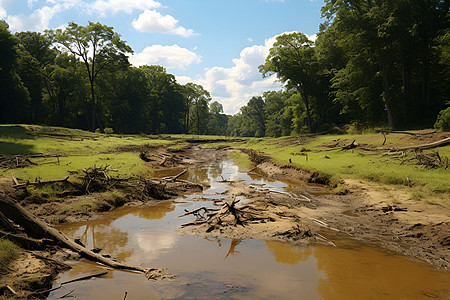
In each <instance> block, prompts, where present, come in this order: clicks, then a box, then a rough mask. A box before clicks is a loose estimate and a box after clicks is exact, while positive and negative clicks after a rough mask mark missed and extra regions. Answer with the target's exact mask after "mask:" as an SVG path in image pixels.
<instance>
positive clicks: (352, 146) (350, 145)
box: [342, 140, 358, 150]
mask: <svg viewBox="0 0 450 300" xmlns="http://www.w3.org/2000/svg"><path fill="white" fill-rule="evenodd" d="M355 142H356V140H353V141H352V142H351V143H350V144H348V145H347V146H344V147H342V150H350V149H354V148H356V147H357V146H358V143H355Z"/></svg>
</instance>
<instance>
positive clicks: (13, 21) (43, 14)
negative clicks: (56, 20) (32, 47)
mask: <svg viewBox="0 0 450 300" xmlns="http://www.w3.org/2000/svg"><path fill="white" fill-rule="evenodd" d="M62 9H63V6H61V5H55V6H53V7H49V6H44V7H42V8H40V9H37V10H35V11H33V12H32V13H31V15H28V16H25V15H23V14H20V15H15V16H12V15H9V16H8V17H7V18H6V21H7V23H8V24H9V28H10V29H11V31H13V32H14V31H28V30H29V31H43V30H44V29H47V28H48V24H49V23H50V20H51V19H52V18H53V16H54V15H55V14H57V13H58V12H60V11H61V10H62Z"/></svg>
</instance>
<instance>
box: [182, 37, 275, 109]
mask: <svg viewBox="0 0 450 300" xmlns="http://www.w3.org/2000/svg"><path fill="white" fill-rule="evenodd" d="M275 40H276V36H274V37H271V38H269V39H267V40H266V41H265V43H264V45H254V46H251V47H246V48H244V49H243V50H242V51H241V53H240V55H239V58H236V59H233V63H234V65H233V66H232V67H231V68H223V67H213V68H209V69H207V70H205V75H204V77H203V78H195V79H191V78H188V77H186V76H182V77H177V80H178V81H179V82H180V83H182V84H185V83H186V82H194V83H197V84H200V85H202V86H203V87H204V88H205V89H206V90H208V91H209V92H210V93H211V97H212V98H213V100H214V101H219V102H220V103H221V104H222V105H223V108H224V112H225V113H227V114H235V113H237V112H238V111H239V109H240V108H241V107H242V106H244V105H246V104H247V102H248V100H250V99H251V98H252V97H253V96H258V95H261V94H262V93H263V92H265V91H268V90H277V89H280V88H281V84H280V83H278V82H276V77H275V75H273V76H271V77H268V78H262V75H261V74H260V73H259V71H258V66H259V65H261V64H263V63H264V62H265V59H266V57H267V55H268V54H269V50H270V48H271V47H272V46H273V44H274V42H275Z"/></svg>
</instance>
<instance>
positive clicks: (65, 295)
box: [59, 289, 75, 299]
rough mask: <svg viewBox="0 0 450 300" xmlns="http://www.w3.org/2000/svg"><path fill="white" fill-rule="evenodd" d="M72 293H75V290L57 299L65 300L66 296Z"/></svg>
mask: <svg viewBox="0 0 450 300" xmlns="http://www.w3.org/2000/svg"><path fill="white" fill-rule="evenodd" d="M73 292H75V289H73V290H71V291H70V292H68V293H67V294H64V295H63V296H61V297H59V299H63V298H66V297H67V296H69V295H70V294H72V293H73Z"/></svg>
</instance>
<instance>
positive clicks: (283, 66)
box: [259, 32, 318, 132]
mask: <svg viewBox="0 0 450 300" xmlns="http://www.w3.org/2000/svg"><path fill="white" fill-rule="evenodd" d="M312 46H313V42H312V41H310V40H309V39H308V37H307V36H306V35H305V34H303V33H300V32H294V33H289V34H283V35H280V36H278V37H277V41H276V42H275V44H274V45H273V47H272V48H271V49H270V52H269V55H268V56H267V57H266V62H265V63H264V64H263V65H260V66H259V71H260V72H261V73H262V74H263V76H268V75H272V74H274V73H275V74H276V76H277V78H278V79H279V80H280V81H281V82H283V83H286V84H287V88H288V89H295V90H297V91H298V92H299V93H300V95H301V96H302V100H303V102H304V104H305V108H306V116H307V122H308V129H309V131H310V132H313V126H312V119H311V112H310V101H311V96H312V95H311V89H312V84H313V82H314V78H315V77H316V75H317V72H318V70H317V68H318V64H317V59H316V57H315V53H314V48H313V47H312Z"/></svg>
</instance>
